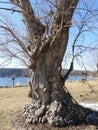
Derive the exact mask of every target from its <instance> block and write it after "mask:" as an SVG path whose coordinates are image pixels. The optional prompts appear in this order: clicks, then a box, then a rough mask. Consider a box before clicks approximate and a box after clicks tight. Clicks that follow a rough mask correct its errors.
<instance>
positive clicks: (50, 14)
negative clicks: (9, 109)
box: [0, 0, 95, 126]
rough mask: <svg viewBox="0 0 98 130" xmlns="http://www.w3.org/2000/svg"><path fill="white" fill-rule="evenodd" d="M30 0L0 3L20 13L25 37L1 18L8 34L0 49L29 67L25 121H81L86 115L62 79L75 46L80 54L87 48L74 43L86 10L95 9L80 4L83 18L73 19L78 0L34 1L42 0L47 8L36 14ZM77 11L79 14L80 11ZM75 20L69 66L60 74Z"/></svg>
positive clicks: (2, 25)
mask: <svg viewBox="0 0 98 130" xmlns="http://www.w3.org/2000/svg"><path fill="white" fill-rule="evenodd" d="M32 2H33V1H29V0H10V2H1V3H5V4H11V6H9V7H8V8H5V7H4V8H3V7H2V8H1V9H3V10H8V11H12V13H14V12H18V13H21V14H22V16H23V19H22V21H23V23H24V25H25V31H26V37H24V36H21V35H19V32H18V31H17V30H15V28H14V26H13V24H12V23H11V22H10V21H8V20H6V22H5V21H3V20H2V19H1V20H0V22H1V25H0V28H1V30H2V31H1V32H2V34H4V36H7V38H5V37H4V36H3V39H2V41H1V44H0V46H1V48H0V50H1V51H2V52H4V53H2V56H9V58H10V59H11V58H13V57H15V58H18V59H20V60H21V61H22V62H23V63H25V64H26V66H27V67H28V68H29V70H30V77H31V80H30V88H31V93H30V95H31V96H32V103H31V104H30V105H28V106H27V107H26V108H25V109H24V117H25V119H26V122H28V123H33V124H35V123H39V122H41V123H44V122H48V123H49V124H50V125H52V126H63V125H66V124H69V122H70V121H73V122H74V123H76V122H77V121H80V122H81V121H83V119H84V118H85V116H86V115H85V111H84V109H83V108H82V107H80V106H77V102H76V101H75V100H74V99H73V98H72V96H71V95H70V94H69V92H68V90H67V89H65V88H64V82H65V80H66V78H67V77H68V75H69V74H70V72H71V71H72V70H73V64H74V58H75V57H76V55H75V50H74V49H75V47H76V46H78V47H79V49H80V52H78V53H77V56H78V55H79V54H80V53H81V50H82V48H84V49H85V48H86V47H85V46H81V45H76V41H77V40H78V37H79V35H80V34H82V31H83V30H82V29H83V28H84V24H85V25H87V24H86V23H85V22H86V21H85V18H87V15H88V12H92V13H93V12H95V10H94V11H91V9H92V8H90V10H89V9H88V8H83V9H82V7H81V8H79V9H78V10H84V12H86V14H85V17H84V18H83V20H82V21H81V20H79V19H78V17H77V20H73V21H72V17H73V13H74V11H75V9H76V7H77V4H78V2H79V0H58V1H57V0H53V1H52V0H45V1H37V2H38V3H39V4H41V2H42V4H45V5H43V6H44V8H45V6H46V7H47V9H46V8H45V9H46V10H44V8H41V10H40V9H39V10H40V11H39V13H38V12H37V11H36V10H34V6H32ZM38 3H37V4H38ZM37 4H36V6H37ZM40 6H41V5H40ZM40 6H39V7H40ZM85 7H86V6H85ZM37 9H38V8H37ZM43 10H44V11H43ZM78 10H77V12H78ZM36 12H37V13H36ZM79 14H80V15H81V13H79ZM39 16H40V17H39ZM74 21H75V24H77V23H80V25H79V24H78V25H79V26H78V29H79V30H78V31H79V32H78V33H77V36H76V38H75V39H74V42H73V45H72V62H71V65H70V69H69V70H68V72H67V74H66V75H65V76H64V77H62V76H61V70H62V67H61V63H62V60H63V57H64V54H65V53H66V49H67V46H68V38H69V29H70V27H71V26H72V23H73V22H74ZM19 24H20V23H19ZM89 29H90V28H89ZM87 30H88V28H85V29H84V31H87ZM22 33H23V32H22ZM74 110H75V111H74Z"/></svg>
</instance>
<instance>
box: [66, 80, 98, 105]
mask: <svg viewBox="0 0 98 130" xmlns="http://www.w3.org/2000/svg"><path fill="white" fill-rule="evenodd" d="M65 86H66V87H67V89H68V90H69V92H70V93H71V95H72V96H73V97H74V98H75V99H76V100H77V101H78V102H93V103H94V102H98V80H93V81H87V82H85V83H83V82H80V81H75V82H66V83H65Z"/></svg>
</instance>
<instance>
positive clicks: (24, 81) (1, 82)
mask: <svg viewBox="0 0 98 130" xmlns="http://www.w3.org/2000/svg"><path fill="white" fill-rule="evenodd" d="M28 81H29V77H17V78H15V79H14V86H21V85H22V86H24V85H28ZM0 86H13V80H12V78H11V77H10V78H8V77H0Z"/></svg>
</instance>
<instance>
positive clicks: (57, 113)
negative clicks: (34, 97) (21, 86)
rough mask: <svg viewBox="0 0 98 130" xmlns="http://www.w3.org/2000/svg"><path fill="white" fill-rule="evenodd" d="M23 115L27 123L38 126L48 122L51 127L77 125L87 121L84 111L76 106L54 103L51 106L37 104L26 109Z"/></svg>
mask: <svg viewBox="0 0 98 130" xmlns="http://www.w3.org/2000/svg"><path fill="white" fill-rule="evenodd" d="M23 115H24V117H25V119H26V122H27V123H30V124H37V123H45V122H48V123H49V124H50V125H51V126H54V127H58V126H66V125H69V124H76V123H77V122H79V121H80V122H82V121H83V120H84V119H85V111H84V109H83V108H82V107H81V106H79V105H78V107H77V105H76V104H67V105H66V104H65V103H64V101H63V103H61V102H59V101H56V100H55V101H53V102H52V103H51V104H50V105H43V104H41V102H40V101H39V102H36V103H32V104H29V105H27V106H26V107H25V108H24V111H23Z"/></svg>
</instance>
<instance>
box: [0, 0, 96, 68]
mask: <svg viewBox="0 0 98 130" xmlns="http://www.w3.org/2000/svg"><path fill="white" fill-rule="evenodd" d="M3 2H8V0H3ZM31 2H32V5H33V8H34V10H35V12H36V13H37V15H40V13H38V11H39V12H40V10H41V11H42V12H43V13H42V14H41V16H42V15H44V13H45V11H46V12H47V9H48V8H49V6H48V7H47V8H46V4H47V3H46V2H45V0H37V1H35V0H31ZM37 2H38V3H37ZM41 2H42V4H43V5H42V6H39V5H40V4H41ZM34 3H35V4H34ZM97 5H98V0H80V2H79V4H78V7H77V9H76V11H75V13H74V16H73V20H72V23H73V24H72V27H71V28H70V33H69V42H68V47H67V51H66V55H65V56H64V59H63V62H62V67H63V68H69V66H70V62H71V59H72V45H73V43H74V40H75V38H76V36H77V35H78V33H79V30H80V28H81V26H82V24H83V22H84V24H85V25H84V27H83V29H82V30H83V31H84V30H85V31H84V32H83V33H81V35H79V38H77V42H76V43H75V46H76V47H75V54H77V53H79V52H80V51H81V50H82V51H83V53H82V54H79V55H80V56H78V55H77V56H76V57H75V62H74V69H76V70H81V69H82V70H84V69H85V67H86V68H88V69H92V68H91V66H90V65H89V64H90V62H91V58H90V57H92V55H91V54H92V53H90V51H86V50H85V49H84V48H83V47H78V46H79V45H81V46H85V47H88V46H89V47H92V48H94V47H96V48H97V44H98V43H97V41H98V36H97V34H98V23H97V21H98V15H97V14H98V11H97V12H95V11H94V10H98V7H97ZM0 7H9V5H8V4H6V6H5V4H3V3H2V4H0ZM39 7H40V8H39ZM90 9H92V10H93V12H90V13H87V10H90ZM1 14H2V15H4V16H8V17H10V18H11V20H12V21H13V23H14V25H15V26H16V27H17V28H18V29H19V30H20V31H21V30H22V31H21V34H24V32H25V28H24V26H23V24H22V20H21V19H22V17H21V16H20V15H18V14H17V13H13V14H12V13H9V12H8V11H4V10H3V11H2V10H0V15H1ZM84 18H85V20H84ZM0 19H2V17H1V16H0ZM86 22H87V23H86ZM89 29H90V30H89ZM1 37H2V39H3V38H4V35H3V36H2V35H1V34H0V38H1ZM81 55H82V57H81ZM4 58H5V57H3V58H0V62H2V61H3V60H4ZM0 64H1V63H0ZM1 67H4V68H25V67H26V66H24V65H23V64H21V63H20V62H19V61H18V60H16V59H13V60H12V61H11V62H9V63H8V64H5V66H1Z"/></svg>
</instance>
